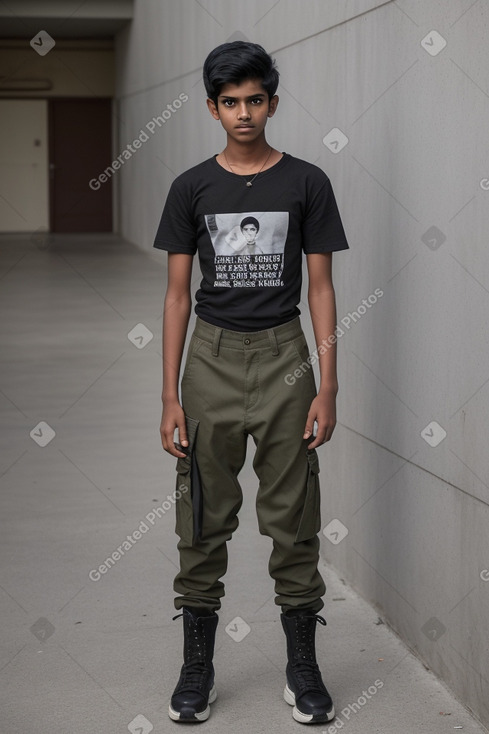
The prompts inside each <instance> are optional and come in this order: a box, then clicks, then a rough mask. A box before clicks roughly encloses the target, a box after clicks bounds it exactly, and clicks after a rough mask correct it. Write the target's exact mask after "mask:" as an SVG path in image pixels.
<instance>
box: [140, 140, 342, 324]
mask: <svg viewBox="0 0 489 734" xmlns="http://www.w3.org/2000/svg"><path fill="white" fill-rule="evenodd" d="M247 180H250V176H247V177H243V176H240V175H237V174H234V173H231V172H230V171H227V170H226V169H225V168H223V167H222V166H221V165H220V164H219V163H218V162H217V160H216V156H213V157H212V158H209V159H207V160H205V161H203V162H202V163H200V164H199V165H197V166H194V167H193V168H190V169H189V170H188V171H185V173H182V174H181V175H180V176H178V177H177V178H176V179H175V180H174V182H173V184H172V186H171V188H170V191H169V193H168V197H167V199H166V203H165V206H164V209H163V214H162V216H161V221H160V224H159V227H158V231H157V233H156V238H155V241H154V247H158V248H160V249H162V250H168V251H169V252H181V253H188V254H190V255H194V254H195V253H196V252H197V251H198V253H199V262H200V268H201V271H202V276H203V277H202V281H201V283H200V288H199V290H198V291H197V293H196V305H195V313H196V314H197V315H198V316H199V317H200V318H201V319H203V320H204V321H207V322H209V323H211V324H214V325H216V326H221V327H223V328H225V329H232V330H234V331H259V330H261V329H269V328H272V327H274V326H278V325H279V324H283V323H285V322H287V321H291V320H292V319H294V318H295V317H296V316H298V315H299V314H300V311H299V309H298V308H297V304H298V303H299V300H300V296H301V285H302V252H305V253H306V254H309V253H315V252H333V251H336V250H346V249H348V248H349V245H348V242H347V240H346V236H345V232H344V229H343V225H342V222H341V218H340V214H339V211H338V207H337V204H336V200H335V196H334V193H333V189H332V186H331V182H330V180H329V178H328V176H327V175H326V174H325V173H324V171H322V170H321V169H320V168H318V167H317V166H315V165H313V164H311V163H308V162H307V161H303V160H301V159H299V158H294V157H293V156H291V155H290V154H289V153H284V154H283V156H282V158H281V159H280V160H279V161H278V162H277V163H276V164H275V165H274V166H272V167H271V168H268V169H267V170H265V171H263V172H261V173H259V174H258V176H257V177H256V178H255V179H254V181H253V185H252V186H251V187H248V186H246V181H247Z"/></svg>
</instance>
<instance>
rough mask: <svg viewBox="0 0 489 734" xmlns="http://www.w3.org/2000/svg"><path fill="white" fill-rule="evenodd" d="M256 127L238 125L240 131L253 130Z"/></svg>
mask: <svg viewBox="0 0 489 734" xmlns="http://www.w3.org/2000/svg"><path fill="white" fill-rule="evenodd" d="M253 127H254V125H236V128H237V129H238V130H252V129H253Z"/></svg>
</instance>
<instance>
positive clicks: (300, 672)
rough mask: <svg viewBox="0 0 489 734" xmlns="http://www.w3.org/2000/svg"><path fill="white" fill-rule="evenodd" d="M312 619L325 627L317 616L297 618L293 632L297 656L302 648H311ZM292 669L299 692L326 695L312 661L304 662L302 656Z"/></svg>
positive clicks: (322, 619)
mask: <svg viewBox="0 0 489 734" xmlns="http://www.w3.org/2000/svg"><path fill="white" fill-rule="evenodd" d="M312 619H314V620H315V621H316V622H319V623H320V624H322V625H323V626H326V620H325V619H324V617H321V615H319V614H314V615H312V614H311V615H307V616H305V617H304V618H302V619H301V617H297V627H296V630H295V632H296V641H297V650H298V652H299V655H300V653H301V651H304V648H306V649H307V648H309V650H311V649H312V648H313V641H314V630H315V626H312V625H311V620H312ZM292 668H293V670H294V674H295V676H296V680H297V682H298V684H299V687H300V691H301V692H302V691H304V690H308V691H316V692H318V693H326V688H325V686H324V683H323V681H322V678H321V672H320V670H319V666H318V664H317V663H316V662H314V661H313V660H312V659H310V660H306V659H305V658H304V656H303V655H302V659H301V658H299V659H298V660H296V661H295V662H294V663H293V664H292Z"/></svg>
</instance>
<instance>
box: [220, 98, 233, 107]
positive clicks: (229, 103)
mask: <svg viewBox="0 0 489 734" xmlns="http://www.w3.org/2000/svg"><path fill="white" fill-rule="evenodd" d="M233 104H234V100H232V99H225V100H224V102H223V105H224V107H232V106H233Z"/></svg>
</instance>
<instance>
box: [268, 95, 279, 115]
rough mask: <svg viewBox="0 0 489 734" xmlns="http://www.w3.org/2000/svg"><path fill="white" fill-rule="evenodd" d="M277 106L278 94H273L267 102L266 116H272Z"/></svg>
mask: <svg viewBox="0 0 489 734" xmlns="http://www.w3.org/2000/svg"><path fill="white" fill-rule="evenodd" d="M277 107H278V95H277V94H274V95H273V97H272V99H271V100H270V102H269V103H268V117H273V116H274V114H275V112H276V110H277Z"/></svg>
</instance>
